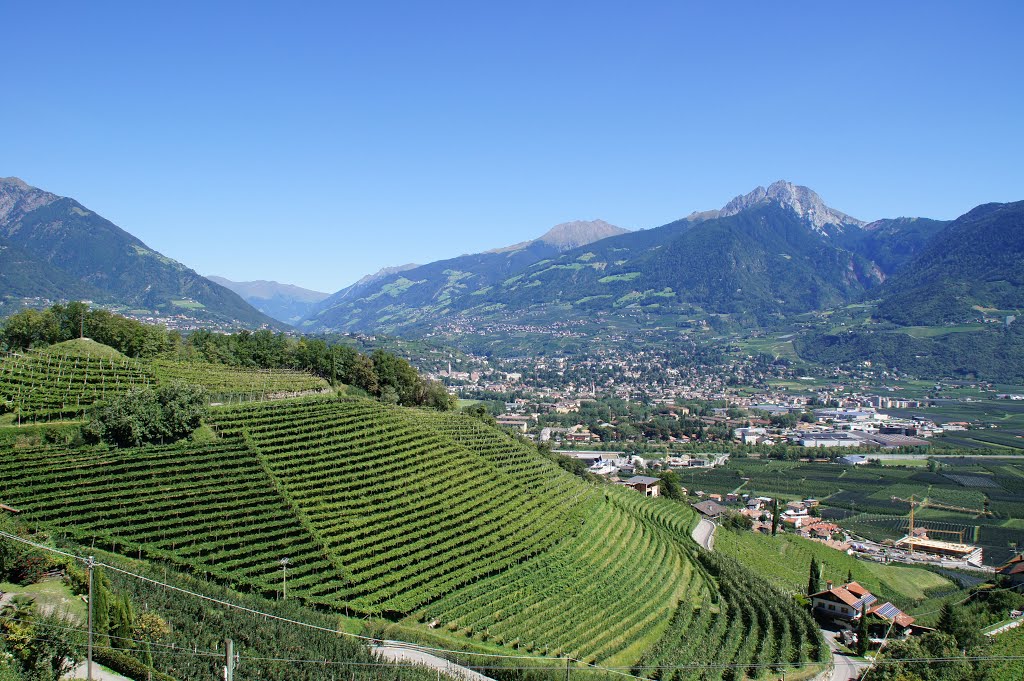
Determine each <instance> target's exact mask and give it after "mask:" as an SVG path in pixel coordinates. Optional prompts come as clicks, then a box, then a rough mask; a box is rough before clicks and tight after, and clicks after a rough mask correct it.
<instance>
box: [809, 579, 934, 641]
mask: <svg viewBox="0 0 1024 681" xmlns="http://www.w3.org/2000/svg"><path fill="white" fill-rule="evenodd" d="M810 598H811V609H812V612H813V613H814V616H815V617H817V618H818V619H819V620H823V621H828V622H831V623H832V624H838V625H840V626H843V627H846V628H850V629H853V628H855V625H856V624H857V623H858V622H859V621H860V618H861V617H866V618H867V621H868V635H869V636H870V637H871V638H872V639H875V638H881V637H884V636H885V635H886V634H888V636H889V638H893V637H905V636H910V635H911V634H918V633H923V632H926V631H932V630H931V629H930V628H928V627H922V626H920V625H916V624H914V618H913V617H911V616H910V615H908V614H906V613H905V612H903V611H902V610H900V609H899V608H897V607H896V606H895V605H893V604H892V603H889V602H888V601H886V602H884V603H883V602H880V601H879V600H878V598H876V597H875V595H874V594H872V593H871V592H870V591H868V590H867V589H865V588H864V587H862V586H861V585H860V584H858V583H857V582H850V583H849V584H842V585H839V586H833V584H832V582H829V583H828V588H827V589H825V590H824V591H819V592H818V593H816V594H811V596H810Z"/></svg>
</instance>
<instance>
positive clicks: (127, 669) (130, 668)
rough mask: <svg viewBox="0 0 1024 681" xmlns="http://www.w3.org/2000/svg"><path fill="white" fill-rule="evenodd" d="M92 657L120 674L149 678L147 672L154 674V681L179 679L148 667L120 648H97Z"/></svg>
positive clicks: (174, 680)
mask: <svg viewBox="0 0 1024 681" xmlns="http://www.w3.org/2000/svg"><path fill="white" fill-rule="evenodd" d="M92 658H93V660H94V661H95V662H98V663H99V664H102V665H105V666H107V667H110V668H111V669H113V670H114V671H115V672H117V673H118V674H124V675H125V676H127V677H129V678H132V679H147V678H150V677H148V676H147V674H152V675H153V676H152V679H153V681H177V680H176V679H175V678H174V677H173V676H168V675H167V674H163V673H161V672H158V671H156V670H155V669H153V668H152V667H147V666H146V665H144V664H143V663H142V662H140V661H139V660H136V659H135V658H134V657H132V656H131V655H128V654H126V653H122V652H121V651H120V650H113V649H112V648H95V649H94V650H93V653H92Z"/></svg>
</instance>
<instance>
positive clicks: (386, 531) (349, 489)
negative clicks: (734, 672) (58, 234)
mask: <svg viewBox="0 0 1024 681" xmlns="http://www.w3.org/2000/svg"><path fill="white" fill-rule="evenodd" d="M209 425H210V426H211V427H212V429H213V430H214V431H215V432H216V434H217V437H216V439H214V440H213V441H212V442H211V443H209V444H204V445H197V444H193V443H179V444H178V445H173V446H153V447H147V448H140V449H123V450H111V449H107V448H88V447H83V448H78V449H74V450H71V451H68V450H66V449H64V448H49V447H34V448H32V447H26V448H19V449H16V450H13V451H10V452H8V453H7V455H6V456H4V457H3V458H2V460H0V498H2V499H3V500H4V502H5V503H8V504H11V505H13V506H15V507H17V508H19V509H21V511H22V513H21V518H22V519H24V521H26V522H27V523H30V524H32V525H33V526H40V527H49V528H52V529H54V530H58V531H60V532H61V533H62V534H67V535H69V536H72V537H74V538H75V539H77V540H78V541H79V542H81V543H83V544H89V545H93V546H96V547H100V548H107V549H110V550H113V551H115V552H119V553H122V554H125V555H129V556H132V557H142V558H148V559H151V560H156V561H165V562H167V563H170V564H171V565H174V566H178V567H180V568H182V569H185V570H188V571H191V572H193V573H194V574H196V575H198V576H200V577H206V578H212V579H215V580H217V581H219V582H221V583H223V584H226V585H229V586H232V587H234V588H237V589H241V590H248V591H254V592H257V593H261V594H264V595H270V596H273V595H275V594H277V593H278V592H279V591H280V590H281V589H282V587H283V584H282V577H283V574H282V568H281V564H280V561H281V559H283V558H288V561H289V562H288V571H287V591H288V595H289V597H290V598H295V597H298V598H300V599H301V600H303V601H304V602H306V603H308V604H310V605H314V606H318V607H321V608H327V609H332V610H335V611H337V612H347V613H349V614H354V615H363V616H378V617H380V616H382V617H385V618H387V619H390V620H393V621H401V622H402V623H403V626H405V627H406V628H409V627H412V628H414V629H418V630H420V631H422V632H423V635H424V636H429V635H433V634H432V633H431V631H432V630H435V629H436V631H437V634H436V635H443V636H447V637H453V638H456V639H458V638H461V639H463V640H465V641H466V645H467V646H479V645H484V644H486V645H491V646H493V645H498V646H504V647H505V648H506V649H508V650H518V651H520V653H526V654H532V655H568V656H571V657H574V658H577V659H581V660H585V661H592V662H603V663H606V664H616V665H627V666H628V665H633V664H636V663H638V662H641V661H643V662H644V663H645V664H647V663H650V664H651V665H661V664H670V663H673V662H674V661H680V660H682V661H687V662H708V661H715V662H721V663H730V662H731V663H736V664H746V663H749V662H750V661H752V660H754V661H758V662H773V663H776V664H777V665H778V666H779V668H783V667H786V666H789V665H791V664H796V663H800V662H805V661H814V660H818V659H821V656H822V655H824V654H825V653H824V650H823V647H822V646H821V645H819V639H818V637H817V634H816V633H815V629H814V627H813V625H812V624H811V622H810V620H809V618H808V617H807V615H806V614H805V613H804V612H802V611H800V610H799V609H798V608H796V607H795V605H794V604H793V601H792V599H791V598H789V597H788V596H787V595H786V594H784V593H783V592H781V591H776V590H775V589H774V588H773V587H772V586H771V585H769V584H768V583H767V582H765V581H763V580H762V579H761V578H759V577H757V576H756V575H754V574H753V573H751V572H750V571H748V570H746V569H745V568H742V567H741V566H740V565H739V564H738V563H735V562H733V561H731V560H730V559H728V558H727V557H718V556H711V555H707V554H703V553H701V552H699V550H698V549H697V547H696V545H695V544H694V543H693V542H692V541H691V540H690V539H689V531H690V529H691V528H692V526H693V525H694V523H695V517H694V514H693V512H692V511H691V510H690V509H689V508H688V507H687V506H684V505H681V504H677V503H675V502H672V501H669V500H664V499H660V500H659V499H647V498H645V497H643V496H641V495H639V494H636V493H635V492H633V491H632V490H627V489H625V488H618V487H612V486H609V485H605V484H597V483H591V482H587V481H584V480H582V479H580V478H578V477H575V476H573V475H570V474H569V473H566V472H564V471H562V470H561V469H560V468H559V467H558V466H557V465H556V464H554V463H552V462H551V461H549V460H548V459H546V458H544V457H542V456H540V455H539V454H538V453H537V452H536V451H535V450H534V449H533V448H532V447H528V446H525V445H523V444H521V443H519V442H518V441H517V440H515V439H513V438H512V437H510V436H508V435H506V434H502V433H500V432H498V431H496V430H493V429H490V428H488V427H486V426H483V425H482V424H480V423H479V422H476V421H474V420H471V419H469V417H466V416H461V415H452V414H448V415H442V414H431V413H427V412H421V411H414V410H408V409H403V408H398V407H387V406H384V405H382V404H380V403H378V402H373V401H369V400H345V401H343V400H339V399H336V398H335V399H324V398H317V399H309V398H307V399H300V400H287V401H278V402H273V403H269V402H264V403H258V404H249V405H242V406H233V407H225V408H218V409H215V410H214V411H213V414H212V417H211V418H210V419H209ZM709 621H713V622H714V624H713V626H710V627H709V626H708V623H709ZM428 625H433V627H429V626H428ZM697 636H699V637H701V640H702V641H705V642H706V643H707V646H706V647H697V648H694V647H693V646H690V645H688V643H687V642H688V641H690V640H691V639H694V638H695V637H697ZM751 675H754V674H753V673H752V674H751ZM712 676H715V678H718V675H717V673H716V674H712Z"/></svg>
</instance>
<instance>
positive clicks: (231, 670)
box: [224, 638, 235, 681]
mask: <svg viewBox="0 0 1024 681" xmlns="http://www.w3.org/2000/svg"><path fill="white" fill-rule="evenodd" d="M234 679H235V642H234V641H232V640H231V639H230V638H226V639H224V681H234Z"/></svg>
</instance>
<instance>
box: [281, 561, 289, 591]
mask: <svg viewBox="0 0 1024 681" xmlns="http://www.w3.org/2000/svg"><path fill="white" fill-rule="evenodd" d="M281 591H282V594H283V596H282V598H281V600H283V601H287V600H288V558H287V557H286V558H282V559H281Z"/></svg>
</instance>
